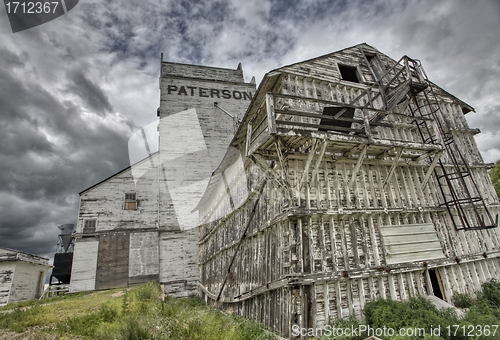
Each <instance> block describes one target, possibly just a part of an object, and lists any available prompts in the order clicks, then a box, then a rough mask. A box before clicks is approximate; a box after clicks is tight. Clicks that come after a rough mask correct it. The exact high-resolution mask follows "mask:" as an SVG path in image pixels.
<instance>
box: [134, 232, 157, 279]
mask: <svg viewBox="0 0 500 340" xmlns="http://www.w3.org/2000/svg"><path fill="white" fill-rule="evenodd" d="M158 240H159V238H158V232H157V231H154V232H143V233H131V234H130V256H129V274H128V275H129V285H130V284H140V283H143V282H148V281H151V280H157V281H158V280H159V277H158V276H159V272H160V269H159V249H158V246H159V244H158Z"/></svg>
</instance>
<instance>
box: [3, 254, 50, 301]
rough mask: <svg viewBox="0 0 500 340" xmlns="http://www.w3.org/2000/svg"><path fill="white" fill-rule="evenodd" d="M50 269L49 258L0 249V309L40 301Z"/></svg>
mask: <svg viewBox="0 0 500 340" xmlns="http://www.w3.org/2000/svg"><path fill="white" fill-rule="evenodd" d="M50 268H52V266H51V265H49V259H47V258H44V257H40V256H37V255H32V254H28V253H23V252H21V251H17V250H12V249H7V248H2V247H0V307H2V306H5V305H6V304H8V303H13V302H18V301H23V300H34V299H38V298H39V297H40V296H41V295H42V294H43V287H44V283H45V278H46V277H47V272H48V270H49V269H50Z"/></svg>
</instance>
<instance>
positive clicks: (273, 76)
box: [230, 43, 474, 146]
mask: <svg viewBox="0 0 500 340" xmlns="http://www.w3.org/2000/svg"><path fill="white" fill-rule="evenodd" d="M360 49H362V50H364V51H365V52H371V53H377V54H378V55H379V56H381V57H382V59H384V61H387V62H391V63H393V64H396V63H397V61H396V60H394V59H393V58H391V57H389V56H387V55H385V54H383V53H381V52H380V51H379V50H377V49H376V48H375V47H373V46H370V45H368V44H367V43H361V44H358V45H354V46H351V47H347V48H344V49H341V50H339V51H336V52H332V53H328V54H325V55H322V56H319V57H315V58H311V59H308V60H304V61H300V62H297V63H293V64H289V65H286V66H282V67H279V68H277V69H274V70H272V71H270V72H268V73H266V74H265V75H264V78H263V79H262V81H261V83H260V84H259V87H258V88H257V91H256V93H255V95H254V97H253V98H252V101H251V102H250V105H249V106H248V109H247V111H246V113H245V115H244V116H243V119H242V122H241V124H240V126H239V127H238V131H236V134H235V136H234V138H233V140H232V142H231V144H230V145H232V146H238V145H239V144H240V143H241V142H242V141H243V139H244V137H245V135H246V132H247V125H248V121H249V120H250V118H251V117H250V112H252V111H253V109H254V107H255V106H256V105H260V103H261V101H262V100H263V99H264V96H265V94H266V93H267V92H270V91H271V90H272V89H273V88H274V86H275V85H276V82H277V81H278V79H279V76H280V75H281V74H283V73H292V74H294V73H295V74H297V70H298V69H299V68H300V67H302V68H303V69H304V73H303V74H300V75H301V76H305V77H312V78H319V79H321V78H323V79H325V80H327V79H326V77H325V74H320V73H318V72H316V73H311V74H306V72H307V70H312V71H314V69H315V68H317V66H318V65H317V62H320V61H323V62H324V61H328V59H339V58H338V56H339V55H342V54H347V53H349V52H356V53H358V52H359V51H360ZM351 60H352V59H351ZM346 62H349V59H347V58H346ZM351 62H352V61H351ZM335 63H336V62H335ZM362 63H365V62H364V61H361V60H359V64H362ZM360 66H361V65H360ZM363 67H364V66H363ZM332 70H333V68H332ZM335 72H337V71H336V69H335ZM330 78H331V76H330ZM337 80H338V79H337ZM430 83H431V86H433V88H434V89H435V90H436V91H437V92H438V94H440V95H443V96H446V97H448V98H450V99H452V100H453V101H456V102H459V103H460V105H461V106H462V107H463V108H464V114H465V113H467V112H470V111H474V108H473V107H472V106H470V105H469V104H467V103H465V102H464V101H462V100H460V99H458V98H457V97H455V96H454V95H452V94H451V93H449V92H447V91H445V90H444V89H442V88H441V87H439V86H437V85H436V84H434V83H432V82H430Z"/></svg>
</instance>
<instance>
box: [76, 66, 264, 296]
mask: <svg viewBox="0 0 500 340" xmlns="http://www.w3.org/2000/svg"><path fill="white" fill-rule="evenodd" d="M159 86H160V95H161V98H160V107H159V108H158V112H157V115H158V117H159V124H158V127H156V126H154V128H153V130H154V131H157V130H158V131H159V132H158V136H156V137H154V138H156V139H158V138H159V142H158V140H156V143H157V144H158V145H159V147H158V152H155V153H153V152H152V151H151V150H152V145H151V144H154V143H153V142H154V141H152V137H151V136H146V132H145V129H142V130H141V133H142V134H141V133H139V136H144V138H143V139H142V137H140V138H139V139H138V140H137V141H134V143H133V144H134V145H130V144H129V148H136V149H141V148H142V149H143V150H144V154H145V155H146V156H147V157H145V158H144V159H142V160H140V161H138V162H134V164H133V165H132V166H130V167H128V168H126V169H124V170H122V171H120V172H119V173H117V174H115V175H113V176H111V177H109V178H108V179H106V180H104V181H102V182H100V183H97V184H96V185H94V186H92V187H90V188H88V189H86V190H84V191H82V192H81V193H80V209H79V215H78V223H77V225H76V232H75V235H74V236H75V240H76V241H75V245H74V254H73V265H72V273H71V283H70V291H72V292H75V291H82V290H94V289H108V288H116V287H126V286H130V285H134V284H139V283H142V282H146V281H149V280H152V279H156V280H158V281H159V282H161V283H163V284H164V285H165V292H166V293H167V294H171V295H175V296H187V295H196V294H197V293H198V287H197V285H196V282H197V280H198V264H197V263H198V247H197V240H198V230H197V228H196V226H197V223H198V215H197V213H196V214H194V213H192V210H193V209H194V208H195V207H196V204H197V203H198V201H199V199H200V198H201V196H202V194H203V192H204V190H205V188H206V185H207V183H208V180H209V178H210V175H211V174H212V172H213V170H214V169H215V168H216V166H217V165H218V164H219V162H220V161H221V160H222V158H223V156H224V154H225V152H226V148H227V146H228V145H229V143H230V141H231V138H232V136H233V135H234V133H235V131H236V126H237V122H238V119H241V118H242V117H243V114H244V113H245V110H246V108H247V107H248V105H249V103H250V100H251V98H252V96H253V94H254V93H255V82H252V83H245V81H244V77H243V70H242V68H241V65H239V66H238V68H237V69H223V68H216V67H205V66H195V65H185V64H178V63H170V62H164V61H163V57H162V61H161V75H160V83H159ZM136 142H137V143H136ZM136 144H140V145H136Z"/></svg>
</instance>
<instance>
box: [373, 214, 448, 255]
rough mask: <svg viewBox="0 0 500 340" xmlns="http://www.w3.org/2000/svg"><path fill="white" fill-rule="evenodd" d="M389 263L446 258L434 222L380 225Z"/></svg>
mask: <svg viewBox="0 0 500 340" xmlns="http://www.w3.org/2000/svg"><path fill="white" fill-rule="evenodd" d="M380 233H381V235H382V239H383V244H384V249H385V260H386V262H387V264H395V263H404V262H412V261H425V260H434V259H441V258H444V254H443V249H442V248H441V243H440V242H439V238H438V235H437V233H436V230H435V228H434V225H433V224H432V223H426V224H406V225H385V226H381V227H380Z"/></svg>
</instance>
